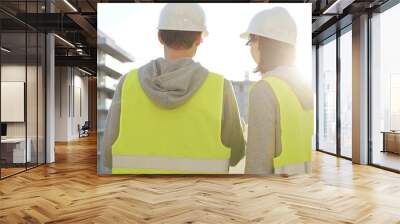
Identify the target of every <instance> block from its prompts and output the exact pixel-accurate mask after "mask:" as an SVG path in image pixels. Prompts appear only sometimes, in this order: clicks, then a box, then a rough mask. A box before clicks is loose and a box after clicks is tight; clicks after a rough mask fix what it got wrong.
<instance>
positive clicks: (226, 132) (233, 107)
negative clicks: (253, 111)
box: [221, 80, 246, 166]
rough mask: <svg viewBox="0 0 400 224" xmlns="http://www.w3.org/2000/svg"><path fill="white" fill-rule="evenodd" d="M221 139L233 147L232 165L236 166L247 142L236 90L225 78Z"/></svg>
mask: <svg viewBox="0 0 400 224" xmlns="http://www.w3.org/2000/svg"><path fill="white" fill-rule="evenodd" d="M223 101H224V102H223V114H222V128H221V141H222V143H223V144H224V145H225V146H226V147H229V148H231V158H230V161H229V164H230V166H235V165H236V164H237V163H238V162H239V161H240V160H241V159H242V158H243V156H244V154H245V147H246V143H245V141H244V136H243V131H242V126H241V123H240V116H239V110H238V106H237V102H236V97H235V92H234V91H233V87H232V84H231V82H230V81H228V80H224V99H223Z"/></svg>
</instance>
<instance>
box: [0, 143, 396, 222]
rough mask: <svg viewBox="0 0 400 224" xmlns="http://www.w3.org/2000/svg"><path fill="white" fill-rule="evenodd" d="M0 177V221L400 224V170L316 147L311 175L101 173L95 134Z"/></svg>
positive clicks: (59, 147)
mask: <svg viewBox="0 0 400 224" xmlns="http://www.w3.org/2000/svg"><path fill="white" fill-rule="evenodd" d="M56 160H57V161H56V163H55V164H51V165H47V166H41V167H39V168H36V169H33V170H29V171H27V172H25V173H22V174H19V175H16V176H13V177H10V178H7V179H5V180H2V181H0V223H44V222H47V223H119V224H120V223H213V224H214V223H374V224H375V223H385V224H386V223H400V175H399V174H395V173H390V172H387V171H383V170H380V169H377V168H374V167H368V166H358V165H352V164H351V163H350V162H349V161H347V160H343V159H337V158H335V157H332V156H329V155H325V154H322V153H316V154H315V156H314V162H313V168H314V170H313V174H311V175H303V176H295V177H290V178H284V177H255V176H186V177H179V176H164V177H161V176H147V177H144V176H112V177H111V176H106V177H100V176H97V174H96V142H95V138H94V137H92V138H85V139H84V140H82V141H79V142H72V143H70V144H61V145H60V144H58V145H57V150H56Z"/></svg>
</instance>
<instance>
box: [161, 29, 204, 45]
mask: <svg viewBox="0 0 400 224" xmlns="http://www.w3.org/2000/svg"><path fill="white" fill-rule="evenodd" d="M158 33H159V34H160V38H161V41H162V42H163V43H164V44H165V45H167V46H168V47H170V48H173V49H177V50H180V49H189V48H191V47H192V46H193V43H194V41H195V40H196V37H197V36H198V35H201V32H198V31H181V30H159V31H158Z"/></svg>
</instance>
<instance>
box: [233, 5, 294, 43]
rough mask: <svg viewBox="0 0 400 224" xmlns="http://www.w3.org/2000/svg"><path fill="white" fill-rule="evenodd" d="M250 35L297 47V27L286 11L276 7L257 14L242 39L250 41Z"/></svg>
mask: <svg viewBox="0 0 400 224" xmlns="http://www.w3.org/2000/svg"><path fill="white" fill-rule="evenodd" d="M250 34H255V35H259V36H262V37H266V38H270V39H274V40H278V41H282V42H285V43H288V44H291V45H296V38H297V27H296V23H295V21H294V20H293V18H292V17H291V16H290V15H289V12H288V11H287V10H286V9H284V8H282V7H275V8H272V9H267V10H264V11H261V12H259V13H257V14H256V15H255V16H254V17H253V19H252V20H251V22H250V24H249V27H248V28H247V31H246V32H245V33H242V34H241V35H240V37H242V38H245V39H248V38H249V35H250Z"/></svg>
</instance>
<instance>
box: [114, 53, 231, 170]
mask: <svg viewBox="0 0 400 224" xmlns="http://www.w3.org/2000/svg"><path fill="white" fill-rule="evenodd" d="M164 63H166V64H164ZM167 64H168V67H163V66H164V65H167ZM178 64H179V65H178ZM186 65H188V66H186ZM175 66H177V67H175ZM175 66H174V64H173V63H172V66H171V63H169V62H166V61H165V60H164V59H158V60H155V61H153V62H151V63H149V64H148V65H147V66H144V67H142V68H141V69H139V71H136V70H134V71H132V72H130V73H129V74H128V75H127V77H126V78H125V81H124V85H123V87H122V92H121V117H120V129H119V136H118V138H117V140H116V141H115V142H114V144H113V146H112V157H113V158H112V163H113V168H112V172H113V173H226V172H228V167H229V158H230V149H229V148H227V147H225V146H224V145H223V144H222V142H221V138H220V135H221V115H222V107H223V89H224V78H223V77H222V76H220V75H217V74H213V73H208V71H206V70H204V69H203V68H202V67H201V66H200V65H199V64H197V63H192V61H191V60H186V61H185V60H181V61H180V62H178V63H177V64H176V65H175ZM138 73H139V74H138ZM196 79H197V80H196Z"/></svg>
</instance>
